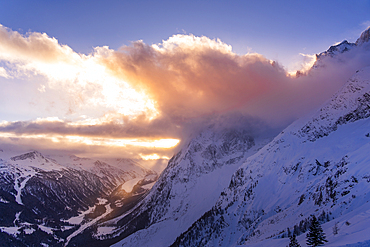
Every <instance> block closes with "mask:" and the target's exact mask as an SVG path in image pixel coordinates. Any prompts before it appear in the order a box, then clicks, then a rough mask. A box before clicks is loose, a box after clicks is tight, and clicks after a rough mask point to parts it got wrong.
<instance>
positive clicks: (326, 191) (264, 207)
mask: <svg viewBox="0 0 370 247" xmlns="http://www.w3.org/2000/svg"><path fill="white" fill-rule="evenodd" d="M369 116H370V67H367V68H364V69H362V70H360V71H358V72H357V73H356V74H355V75H354V76H353V77H352V78H351V79H350V80H349V81H348V83H347V84H346V85H345V86H344V87H343V89H342V90H341V91H340V92H338V93H337V94H336V95H335V96H334V97H333V98H332V99H331V100H330V101H329V102H328V103H327V104H326V105H325V106H324V107H323V108H321V109H320V110H319V111H317V112H316V113H314V114H313V115H311V116H308V117H306V118H305V119H301V120H299V121H297V122H295V123H293V124H292V125H291V126H289V127H288V128H287V129H285V130H284V131H283V132H282V133H281V134H279V135H278V136H277V137H276V138H275V139H274V140H273V141H272V142H271V143H270V144H269V145H267V146H265V147H264V148H262V149H261V150H260V151H259V152H258V153H256V154H255V155H253V156H251V157H250V158H248V159H247V160H246V162H245V163H244V164H243V165H242V166H241V167H240V169H238V170H237V171H236V172H235V174H234V175H233V177H232V179H231V181H230V183H229V186H228V187H227V188H226V189H225V190H224V191H223V192H222V195H221V197H220V198H219V199H218V201H217V203H215V205H214V207H213V208H212V210H210V211H208V212H207V213H205V214H204V215H203V216H202V217H201V218H200V219H199V220H197V221H196V222H195V223H194V224H193V225H192V227H191V228H189V229H188V230H187V231H186V232H184V233H183V234H182V235H181V236H180V237H178V238H177V240H176V242H175V243H174V244H173V246H236V245H248V246H286V245H287V244H288V243H289V239H288V238H287V236H288V234H291V233H293V232H294V233H295V234H300V236H298V240H299V241H300V244H301V245H302V246H306V245H305V234H303V232H304V231H305V230H306V228H307V223H308V219H309V218H310V215H312V214H314V215H316V216H317V217H318V218H319V219H320V221H321V222H322V223H323V229H324V231H325V232H326V235H327V237H328V240H329V243H328V244H326V246H342V245H345V244H356V243H357V242H362V243H363V244H364V245H353V246H368V244H369V243H370V234H369V233H370V225H369V224H368V223H367V222H369V217H370V203H369V200H370V193H369V192H370V165H369V164H370V156H369V150H370V118H369ZM335 222H338V226H339V228H340V230H339V234H338V235H333V232H332V227H333V225H334V224H335ZM288 228H289V231H288ZM289 232H290V233H289ZM351 246H352V245H351Z"/></svg>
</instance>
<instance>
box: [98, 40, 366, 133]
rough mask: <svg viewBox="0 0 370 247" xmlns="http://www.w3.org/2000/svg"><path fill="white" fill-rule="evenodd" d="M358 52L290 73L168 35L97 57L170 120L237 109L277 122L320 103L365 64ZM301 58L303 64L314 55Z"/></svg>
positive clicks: (218, 45)
mask: <svg viewBox="0 0 370 247" xmlns="http://www.w3.org/2000/svg"><path fill="white" fill-rule="evenodd" d="M358 52H359V50H358V49H355V50H354V51H351V52H349V53H348V54H347V55H346V56H347V57H346V59H347V61H345V62H343V63H337V62H335V61H333V62H331V61H327V63H328V66H327V67H326V69H325V71H324V69H321V70H317V71H315V72H312V73H310V75H309V76H305V77H300V78H292V77H290V76H287V72H286V71H285V70H284V69H283V68H282V67H281V66H280V65H279V64H278V63H275V62H272V61H270V60H268V59H266V58H264V57H263V56H262V55H259V54H246V55H243V56H240V55H237V54H235V53H233V52H232V49H231V47H230V46H228V45H227V44H224V43H222V42H221V41H220V40H212V39H209V38H207V37H196V36H194V35H174V36H173V37H171V38H169V39H168V40H166V41H163V43H162V44H159V45H147V44H145V43H143V42H142V41H137V42H133V43H132V45H130V46H124V47H122V48H121V49H120V50H118V51H115V52H111V53H109V54H108V56H106V57H102V62H103V63H105V64H106V66H107V67H108V68H110V70H111V72H112V73H113V74H115V75H116V76H117V77H118V78H122V79H123V80H125V81H127V82H128V83H129V84H130V85H131V86H132V87H134V88H135V89H137V90H144V92H145V93H146V94H147V95H149V97H150V98H152V99H153V101H154V102H156V106H157V109H158V110H159V112H160V113H161V114H162V115H165V116H166V117H168V118H169V119H170V120H171V121H172V122H173V123H174V124H178V125H184V124H186V123H187V122H191V121H193V119H196V118H199V117H204V116H208V115H210V116H211V115H214V114H222V113H227V112H232V111H239V112H241V113H243V114H245V115H250V116H252V117H256V118H260V119H264V120H266V121H269V122H274V123H275V124H276V125H278V124H281V126H282V125H286V124H287V123H289V122H291V121H292V120H293V119H296V118H298V117H300V116H302V115H303V114H305V113H307V112H308V111H310V110H312V109H314V108H315V107H318V106H319V105H320V104H322V103H323V102H324V101H325V100H326V99H327V98H328V97H330V96H331V95H332V94H333V93H334V92H335V91H337V90H338V89H339V88H340V87H341V86H342V85H343V84H344V83H345V82H346V80H347V79H348V78H349V77H350V76H351V75H352V74H353V73H354V72H355V71H356V69H355V68H354V67H355V66H354V65H356V66H363V65H364V64H366V62H365V63H364V61H360V60H361V59H360V58H359V57H357V58H356V56H357V55H356V54H357V53H358ZM360 53H361V52H360ZM351 54H352V55H351ZM351 56H352V57H351ZM304 57H305V58H307V61H306V63H305V65H308V63H309V64H311V63H312V61H313V58H314V56H311V55H304ZM306 69H307V68H306Z"/></svg>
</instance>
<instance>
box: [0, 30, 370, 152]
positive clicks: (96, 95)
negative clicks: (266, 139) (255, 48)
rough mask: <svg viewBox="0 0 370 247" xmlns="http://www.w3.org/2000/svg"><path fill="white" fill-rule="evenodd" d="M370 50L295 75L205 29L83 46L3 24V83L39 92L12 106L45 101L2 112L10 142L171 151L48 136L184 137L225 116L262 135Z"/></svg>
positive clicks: (317, 97) (316, 102)
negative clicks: (15, 117) (27, 114)
mask: <svg viewBox="0 0 370 247" xmlns="http://www.w3.org/2000/svg"><path fill="white" fill-rule="evenodd" d="M304 56H305V57H307V58H312V56H310V55H304ZM369 58H370V56H369V49H368V46H366V45H364V46H361V47H356V48H354V49H352V50H350V51H348V52H346V53H343V54H342V55H340V56H338V57H337V58H325V59H324V60H325V61H323V63H324V64H325V66H323V67H321V68H317V69H314V70H310V72H309V73H307V75H305V76H300V77H291V76H289V75H288V73H287V71H285V70H284V69H283V67H282V66H281V65H280V64H279V63H278V62H275V61H271V60H269V59H267V58H265V57H263V56H262V55H260V54H255V53H253V54H245V55H237V54H235V53H233V51H232V47H231V46H230V45H227V44H225V43H223V42H222V41H220V40H218V39H210V38H208V37H204V36H202V37H197V36H194V35H191V34H190V35H180V34H178V35H174V36H172V37H170V38H169V39H167V40H164V41H163V42H162V43H161V44H155V45H148V44H145V43H144V42H143V41H136V42H132V44H131V45H129V46H123V47H121V48H120V49H119V50H117V51H115V50H112V49H109V48H108V47H96V48H95V49H94V51H93V53H91V54H89V55H84V54H78V53H76V52H74V51H73V50H72V49H71V48H70V47H68V46H67V45H61V44H59V43H58V41H57V40H56V39H55V38H50V37H48V36H47V35H46V34H41V33H35V32H33V33H28V34H26V35H21V34H19V33H18V32H14V31H12V30H10V29H8V28H5V27H3V26H0V83H2V84H4V85H5V84H6V85H7V87H4V88H12V85H11V84H12V83H14V84H16V83H21V84H22V85H25V86H26V85H28V86H29V87H31V86H32V87H33V88H34V91H33V92H32V94H33V95H34V97H36V98H37V99H38V101H35V102H36V103H35V102H33V104H28V105H21V104H20V105H16V104H15V103H14V104H13V103H12V101H10V100H9V101H8V102H7V103H8V105H9V106H8V108H9V107H12V106H13V107H14V106H17V109H14V111H18V110H20V109H21V108H22V107H23V108H26V109H29V111H31V112H32V111H33V109H36V107H37V109H42V107H44V108H45V109H44V110H38V111H37V114H34V115H33V117H32V118H31V119H28V120H20V121H4V122H3V123H2V124H1V125H0V132H2V133H8V134H9V133H10V134H9V135H8V136H12V135H15V136H18V137H14V136H12V137H7V138H5V139H6V140H5V139H4V138H3V140H2V142H3V143H6V144H7V145H16V144H19V145H25V146H27V145H31V144H30V140H29V139H27V138H24V137H26V136H27V135H33V136H35V135H39V136H40V141H39V142H38V143H39V144H38V145H39V147H40V148H46V147H48V148H49V149H50V148H51V147H52V149H61V146H63V147H65V148H66V149H69V150H73V151H74V152H76V153H86V154H87V153H91V152H95V153H97V152H98V153H100V154H104V153H108V152H113V151H112V150H114V152H113V154H114V155H117V154H120V153H121V154H124V155H126V156H130V157H135V156H137V155H138V154H142V155H144V154H145V155H148V154H153V153H157V154H161V155H169V156H170V155H171V154H170V153H171V152H172V151H171V150H168V149H163V148H162V149H161V148H155V147H144V146H140V147H139V146H136V147H134V145H126V146H125V149H123V148H122V146H121V147H119V146H117V147H116V146H114V147H113V146H111V148H112V147H113V148H112V149H110V150H109V151H107V150H108V149H107V147H104V146H103V145H101V146H96V145H95V146H94V145H90V146H88V145H82V144H81V143H69V144H68V143H67V141H66V140H62V139H60V140H62V141H60V142H59V146H58V142H54V143H52V145H50V140H49V139H45V138H44V139H42V138H41V137H42V136H43V135H44V136H45V135H46V136H49V137H50V136H80V137H84V138H105V139H106V138H108V139H109V138H111V139H115V138H116V139H119V138H120V139H127V140H129V139H130V140H133V139H136V140H138V139H140V140H148V141H154V140H158V139H164V138H169V139H170V138H175V139H182V140H184V139H185V138H186V136H187V135H189V133H191V132H192V131H195V130H199V129H201V128H202V127H203V126H205V125H209V124H211V123H213V122H217V121H224V122H228V123H230V124H232V125H238V124H239V125H240V124H243V126H244V127H245V128H250V130H251V131H252V132H254V133H256V134H258V133H263V132H264V131H268V130H270V129H282V128H283V127H285V126H287V125H288V124H289V123H291V122H292V121H293V120H295V119H296V118H298V117H300V116H302V115H304V114H306V113H307V112H309V111H311V110H312V109H315V108H317V107H318V106H320V105H321V104H322V103H323V102H324V101H325V100H327V99H328V98H329V97H330V96H331V95H332V94H333V93H335V92H336V91H337V90H338V89H339V88H340V87H341V86H342V85H343V84H344V83H345V82H346V81H347V79H348V78H349V77H350V76H351V75H352V74H353V73H354V72H355V71H356V70H357V69H359V68H361V67H364V66H367V65H370V59H369ZM308 62H312V60H311V59H308V60H307V63H308ZM30 85H31V86H30ZM14 87H15V85H14ZM7 93H8V94H9V93H12V91H11V90H10V89H9V91H6V90H5V91H4V92H3V95H4V94H7ZM23 94H24V97H26V98H27V97H29V96H26V94H25V92H23ZM17 96H18V97H22V95H17ZM28 103H32V102H28ZM40 105H41V108H40ZM46 109H48V110H46ZM61 109H63V110H61ZM4 112H5V111H4ZM4 112H3V114H4ZM35 112H36V111H35ZM0 116H1V115H0ZM50 117H53V118H50ZM2 120H7V119H2ZM256 126H259V127H258V128H257V127H256ZM41 139H42V141H41ZM61 142H62V143H61ZM62 144H63V145H62ZM104 148H106V149H105V150H106V151H104ZM113 154H112V155H113Z"/></svg>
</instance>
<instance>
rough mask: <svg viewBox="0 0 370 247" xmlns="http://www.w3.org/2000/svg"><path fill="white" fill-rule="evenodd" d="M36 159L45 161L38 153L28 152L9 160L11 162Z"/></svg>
mask: <svg viewBox="0 0 370 247" xmlns="http://www.w3.org/2000/svg"><path fill="white" fill-rule="evenodd" d="M37 157H39V158H42V159H45V157H44V156H43V155H42V154H41V153H40V152H38V151H32V152H29V153H25V154H21V155H18V156H14V157H11V158H10V159H11V160H13V161H17V160H26V159H31V160H34V159H36V158H37Z"/></svg>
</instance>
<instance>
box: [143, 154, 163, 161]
mask: <svg viewBox="0 0 370 247" xmlns="http://www.w3.org/2000/svg"><path fill="white" fill-rule="evenodd" d="M140 157H141V158H142V159H143V160H158V159H166V160H169V159H170V158H169V157H167V156H159V155H158V154H149V155H144V154H140Z"/></svg>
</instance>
